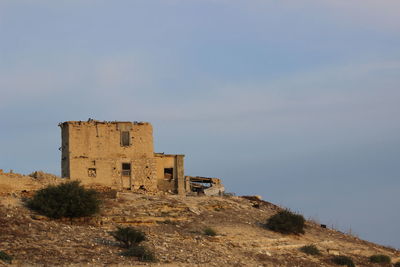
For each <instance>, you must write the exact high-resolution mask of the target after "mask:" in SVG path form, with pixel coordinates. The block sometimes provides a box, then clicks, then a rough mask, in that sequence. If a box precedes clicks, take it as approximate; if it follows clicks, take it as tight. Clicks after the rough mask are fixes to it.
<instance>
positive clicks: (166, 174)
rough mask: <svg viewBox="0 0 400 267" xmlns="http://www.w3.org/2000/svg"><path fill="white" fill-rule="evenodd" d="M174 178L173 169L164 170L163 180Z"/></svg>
mask: <svg viewBox="0 0 400 267" xmlns="http://www.w3.org/2000/svg"><path fill="white" fill-rule="evenodd" d="M173 177H174V168H164V179H172V178H173Z"/></svg>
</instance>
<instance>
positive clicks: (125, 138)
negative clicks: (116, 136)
mask: <svg viewBox="0 0 400 267" xmlns="http://www.w3.org/2000/svg"><path fill="white" fill-rule="evenodd" d="M130 144H131V142H130V134H129V132H128V131H123V132H121V146H129V145H130Z"/></svg>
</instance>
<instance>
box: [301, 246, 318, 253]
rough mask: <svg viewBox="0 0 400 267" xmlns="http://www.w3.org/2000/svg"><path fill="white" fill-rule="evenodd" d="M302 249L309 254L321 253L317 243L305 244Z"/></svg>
mask: <svg viewBox="0 0 400 267" xmlns="http://www.w3.org/2000/svg"><path fill="white" fill-rule="evenodd" d="M300 251H301V252H304V253H306V254H309V255H321V251H319V249H318V248H317V247H316V246H315V245H307V246H303V247H301V248H300Z"/></svg>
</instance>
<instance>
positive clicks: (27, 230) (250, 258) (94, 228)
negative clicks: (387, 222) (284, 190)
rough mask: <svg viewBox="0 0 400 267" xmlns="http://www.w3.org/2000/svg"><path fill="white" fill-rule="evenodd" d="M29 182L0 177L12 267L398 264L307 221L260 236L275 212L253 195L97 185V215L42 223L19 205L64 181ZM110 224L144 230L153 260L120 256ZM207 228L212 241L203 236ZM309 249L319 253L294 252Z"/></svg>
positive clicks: (5, 246) (1, 221) (2, 222)
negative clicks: (343, 258) (148, 191)
mask: <svg viewBox="0 0 400 267" xmlns="http://www.w3.org/2000/svg"><path fill="white" fill-rule="evenodd" d="M32 176H33V177H32ZM32 176H24V175H19V174H9V173H7V174H4V173H1V174H0V226H1V227H0V250H2V251H6V252H7V253H8V254H10V255H12V256H13V257H14V261H13V264H15V265H18V266H38V265H40V266H57V265H63V266H81V265H95V266H141V265H154V266H291V267H293V266H308V267H313V266H316V267H317V266H338V265H334V264H333V263H332V262H331V260H330V259H331V258H332V256H333V255H347V256H350V257H352V258H353V260H354V262H355V263H356V265H357V266H377V265H373V264H371V263H369V261H368V257H369V256H371V255H373V254H386V255H388V256H390V257H391V258H392V261H393V262H397V261H399V260H400V252H399V251H398V250H395V249H391V248H387V247H384V246H380V245H377V244H374V243H371V242H367V241H364V240H361V239H359V238H357V237H354V236H351V235H347V234H344V233H341V232H339V231H336V230H332V229H326V228H322V227H321V225H319V224H317V223H315V222H312V221H307V222H306V230H305V234H304V235H283V234H279V233H275V232H272V231H269V230H266V229H265V228H264V227H263V224H264V223H265V222H266V220H267V219H268V218H269V217H270V216H272V215H273V214H275V213H276V212H278V211H280V210H281V209H282V208H281V207H279V206H276V205H274V204H272V203H269V202H267V201H263V200H260V199H259V198H257V197H238V196H223V197H209V196H198V197H197V196H196V197H181V196H177V195H170V194H158V195H144V194H137V193H131V192H128V191H125V192H116V191H113V190H110V189H109V188H105V187H100V186H98V187H97V189H98V190H99V191H100V192H101V194H102V197H103V205H102V211H101V213H100V214H99V215H97V216H94V217H91V218H81V219H74V220H67V219H60V220H50V219H48V218H46V217H43V216H40V215H38V214H36V213H34V212H32V211H30V210H28V209H27V208H25V207H24V205H23V202H22V199H23V198H24V197H29V196H31V195H32V194H33V193H34V191H35V190H37V189H39V188H42V187H44V186H46V185H48V184H57V183H60V182H62V181H64V180H63V179H61V178H57V177H56V176H53V175H48V174H44V173H40V172H39V173H36V174H33V175H32ZM117 225H124V226H128V225H129V226H134V227H137V228H138V229H140V230H142V231H143V232H145V233H146V236H147V237H148V240H147V241H145V243H146V245H148V246H149V247H150V248H151V249H152V250H153V251H154V252H155V254H156V256H157V258H158V262H157V263H143V262H139V261H136V260H135V259H134V258H127V257H123V256H120V252H121V251H122V250H121V248H120V247H119V246H118V245H117V243H116V242H115V240H114V239H113V237H112V236H111V235H110V231H113V230H115V228H116V226H117ZM208 227H210V228H212V229H214V230H215V231H216V232H217V235H216V236H207V235H205V234H204V233H203V231H204V229H205V228H208ZM309 244H314V245H315V246H317V247H318V248H319V249H320V250H321V252H322V255H320V256H310V255H307V254H305V253H303V252H301V251H300V250H299V248H300V247H302V246H304V245H309ZM3 265H6V264H5V263H3V262H1V261H0V266H3Z"/></svg>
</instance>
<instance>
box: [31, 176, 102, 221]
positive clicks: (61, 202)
mask: <svg viewBox="0 0 400 267" xmlns="http://www.w3.org/2000/svg"><path fill="white" fill-rule="evenodd" d="M26 204H27V206H28V208H30V209H32V210H35V211H37V212H38V213H40V214H42V215H45V216H47V217H50V218H55V219H58V218H61V217H68V218H74V217H85V216H91V215H93V214H95V213H97V212H98V211H99V210H100V200H99V198H98V193H97V192H96V191H95V190H92V189H85V188H84V187H83V186H82V185H80V184H79V182H78V181H72V182H66V183H62V184H60V185H56V186H54V185H50V186H48V187H45V188H43V189H41V190H39V191H37V192H36V193H35V195H34V196H33V197H32V198H31V199H29V200H27V203H26Z"/></svg>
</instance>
